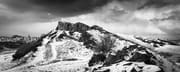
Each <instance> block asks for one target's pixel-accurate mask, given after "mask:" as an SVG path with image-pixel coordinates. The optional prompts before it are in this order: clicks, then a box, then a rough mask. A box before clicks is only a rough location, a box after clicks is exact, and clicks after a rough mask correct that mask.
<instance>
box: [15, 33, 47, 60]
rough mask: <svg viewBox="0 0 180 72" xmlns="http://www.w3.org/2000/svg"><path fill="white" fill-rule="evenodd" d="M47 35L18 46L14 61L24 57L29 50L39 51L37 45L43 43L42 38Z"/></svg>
mask: <svg viewBox="0 0 180 72" xmlns="http://www.w3.org/2000/svg"><path fill="white" fill-rule="evenodd" d="M46 36H47V35H44V36H42V37H41V38H40V39H39V40H37V41H33V42H30V43H27V44H24V45H22V46H20V47H19V48H18V50H17V51H16V53H15V54H14V55H13V56H12V57H13V61H15V60H18V59H20V58H22V57H24V56H25V55H26V54H28V53H29V52H31V51H32V52H35V51H37V47H38V46H40V45H41V42H42V40H43V39H44V38H45V37H46Z"/></svg>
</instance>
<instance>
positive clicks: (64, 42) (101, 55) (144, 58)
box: [13, 22, 179, 72]
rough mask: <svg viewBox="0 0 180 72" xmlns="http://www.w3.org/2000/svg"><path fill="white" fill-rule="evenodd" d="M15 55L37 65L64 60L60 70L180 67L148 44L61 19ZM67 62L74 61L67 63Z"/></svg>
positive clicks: (160, 71) (159, 71)
mask: <svg viewBox="0 0 180 72" xmlns="http://www.w3.org/2000/svg"><path fill="white" fill-rule="evenodd" d="M22 51H23V52H22ZM13 58H14V60H15V61H18V62H20V63H22V62H23V63H30V64H31V65H37V66H45V65H49V64H52V63H55V64H56V63H57V64H58V62H61V65H60V66H59V65H57V66H58V67H59V68H58V69H62V68H63V67H66V68H68V67H69V66H76V64H79V63H83V65H82V66H80V67H81V68H80V70H82V71H81V72H85V71H88V72H175V71H176V72H178V70H179V69H178V68H177V67H176V65H175V64H173V63H172V62H170V61H168V60H167V59H165V58H163V57H161V56H160V55H158V54H157V53H156V52H155V51H153V50H151V49H150V48H148V47H146V46H142V45H141V44H139V43H136V42H135V41H132V40H130V39H127V38H123V37H121V36H118V35H116V34H113V33H110V32H108V31H106V30H104V29H103V28H101V27H99V26H88V25H85V24H83V23H74V24H73V23H69V22H59V25H58V26H57V28H56V29H55V30H52V31H51V32H49V33H48V34H46V35H44V36H43V37H41V38H40V39H39V40H37V41H36V42H33V43H31V44H28V45H26V46H23V47H22V48H20V49H19V50H18V51H17V52H16V53H15V54H14V55H13ZM67 61H69V62H72V63H70V64H69V63H68V64H67V63H64V62H67ZM62 66H63V67H62ZM71 68H76V67H71ZM78 70H79V69H78ZM63 71H69V70H63ZM75 72H78V71H75Z"/></svg>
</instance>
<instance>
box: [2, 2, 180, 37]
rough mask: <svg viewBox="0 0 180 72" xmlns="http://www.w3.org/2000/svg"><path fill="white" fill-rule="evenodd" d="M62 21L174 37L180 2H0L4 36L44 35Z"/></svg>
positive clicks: (177, 28) (179, 17) (179, 15)
mask: <svg viewBox="0 0 180 72" xmlns="http://www.w3.org/2000/svg"><path fill="white" fill-rule="evenodd" d="M60 20H63V21H69V22H83V23H86V24H89V25H99V26H102V27H104V28H105V29H107V30H109V31H111V32H114V33H129V34H167V35H172V36H173V35H176V34H180V24H179V22H180V21H179V20H180V0H0V34H1V35H12V34H22V35H28V34H30V35H34V36H36V35H41V34H42V33H47V32H48V31H50V30H51V29H53V28H55V27H56V25H57V21H60Z"/></svg>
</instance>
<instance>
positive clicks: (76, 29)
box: [56, 22, 90, 32]
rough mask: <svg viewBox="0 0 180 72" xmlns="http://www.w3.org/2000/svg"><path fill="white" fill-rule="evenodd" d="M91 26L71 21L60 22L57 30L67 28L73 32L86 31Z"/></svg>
mask: <svg viewBox="0 0 180 72" xmlns="http://www.w3.org/2000/svg"><path fill="white" fill-rule="evenodd" d="M89 29H90V27H89V26H88V25H86V24H83V23H80V22H78V23H75V24H72V23H69V22H59V24H58V26H57V28H56V30H67V31H71V32H85V31H87V30H89Z"/></svg>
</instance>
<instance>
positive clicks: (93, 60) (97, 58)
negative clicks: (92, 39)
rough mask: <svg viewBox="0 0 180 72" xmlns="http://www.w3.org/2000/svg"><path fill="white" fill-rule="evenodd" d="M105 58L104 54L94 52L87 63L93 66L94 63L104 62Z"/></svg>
mask: <svg viewBox="0 0 180 72" xmlns="http://www.w3.org/2000/svg"><path fill="white" fill-rule="evenodd" d="M105 59H106V56H105V55H104V54H94V55H93V57H92V58H91V60H90V61H89V63H88V65H89V66H93V65H95V64H99V63H102V62H104V61H105Z"/></svg>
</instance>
